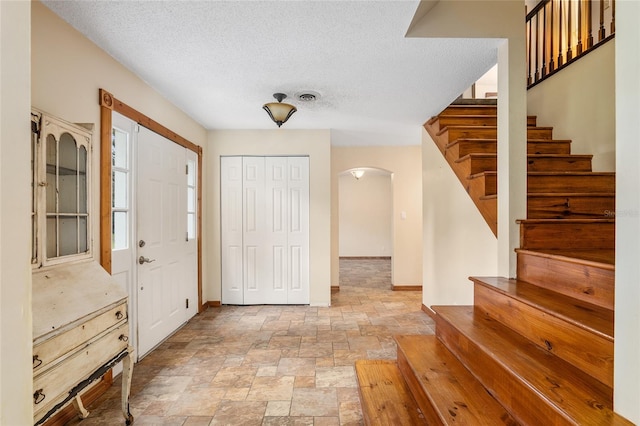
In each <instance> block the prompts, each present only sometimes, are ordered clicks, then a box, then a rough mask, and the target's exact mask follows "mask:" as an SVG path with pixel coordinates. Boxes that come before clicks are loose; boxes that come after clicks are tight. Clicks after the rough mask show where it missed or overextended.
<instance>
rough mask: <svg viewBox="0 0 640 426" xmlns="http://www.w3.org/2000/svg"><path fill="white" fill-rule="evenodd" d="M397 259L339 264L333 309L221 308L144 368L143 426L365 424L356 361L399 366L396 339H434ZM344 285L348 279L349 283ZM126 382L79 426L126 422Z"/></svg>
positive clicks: (138, 409)
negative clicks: (396, 281) (400, 277)
mask: <svg viewBox="0 0 640 426" xmlns="http://www.w3.org/2000/svg"><path fill="white" fill-rule="evenodd" d="M390 271H391V268H390V261H389V260H388V259H382V260H380V261H379V262H376V261H373V260H367V261H366V262H362V261H358V262H356V261H354V262H353V263H352V262H351V261H349V262H341V265H340V273H341V288H340V291H339V292H336V293H333V294H332V305H331V307H327V308H322V307H310V306H222V307H220V308H210V309H208V310H206V311H205V312H203V313H202V314H199V315H197V316H196V317H194V318H193V319H192V320H191V321H189V323H187V324H186V325H185V326H184V327H183V328H182V329H181V330H179V331H178V332H177V333H176V334H174V335H173V336H172V337H171V338H169V339H168V340H167V341H166V342H164V343H163V344H162V345H160V346H159V347H158V348H157V349H155V350H154V351H153V352H152V353H151V354H149V355H148V356H146V357H145V358H144V359H143V360H142V361H140V362H139V363H138V364H136V366H135V368H134V374H133V384H132V392H131V400H130V405H131V412H132V413H133V415H134V416H135V423H134V424H135V425H184V426H187V425H188V426H194V425H360V424H362V413H361V409H360V402H359V400H358V393H357V390H356V379H355V372H354V367H353V365H354V361H355V360H357V359H367V358H369V359H380V358H384V359H395V356H396V353H395V351H396V347H395V343H394V340H393V337H392V336H393V335H395V334H433V331H434V330H433V322H432V320H431V319H430V318H429V317H428V316H427V315H426V314H425V313H424V312H422V311H421V310H420V307H421V303H422V299H421V293H420V292H403V291H402V292H393V291H391V290H389V288H390ZM343 279H344V281H343ZM119 398H120V381H119V379H116V380H115V382H114V385H113V387H112V388H111V389H110V390H109V391H108V392H107V393H106V394H105V395H104V396H102V397H101V398H100V399H99V400H98V401H97V402H96V403H95V404H93V405H91V406H89V407H87V408H88V409H89V411H90V416H89V418H87V419H85V420H83V421H79V420H74V421H72V422H70V423H69V424H73V425H76V424H78V425H80V424H81V425H82V426H88V425H117V424H124V420H123V418H122V416H121V413H120V410H119V405H120V400H119Z"/></svg>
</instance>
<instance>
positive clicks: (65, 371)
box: [33, 322, 129, 421]
mask: <svg viewBox="0 0 640 426" xmlns="http://www.w3.org/2000/svg"><path fill="white" fill-rule="evenodd" d="M128 340H129V325H128V324H127V323H126V322H125V323H124V324H122V325H121V326H119V327H118V328H115V329H113V330H111V331H110V332H109V333H108V334H105V335H104V336H102V337H101V338H99V339H98V340H96V341H94V342H92V343H91V344H90V345H89V346H87V347H84V348H81V349H79V350H78V351H77V352H75V353H74V354H73V355H72V356H70V357H69V358H67V359H65V360H64V361H63V362H61V363H59V364H57V365H55V366H54V367H52V368H51V369H50V370H48V371H45V372H43V373H42V374H40V375H39V376H36V377H34V378H33V390H34V392H37V393H39V394H40V398H43V399H41V400H40V401H39V403H38V404H36V402H35V400H34V401H33V411H34V421H38V420H39V419H40V418H42V417H43V416H44V415H45V414H46V413H47V412H48V411H49V410H50V409H51V408H53V407H54V406H55V405H56V404H58V403H59V402H60V401H63V400H64V399H65V397H66V396H67V395H68V394H69V391H70V390H71V389H73V388H74V387H75V386H76V385H78V384H79V383H80V382H81V381H83V380H85V379H87V378H88V377H89V376H90V375H91V373H93V372H94V371H96V370H98V368H100V367H101V366H103V365H105V364H106V363H107V362H108V361H110V360H111V359H113V358H114V357H115V356H116V355H118V354H119V353H120V352H121V351H122V350H124V349H126V348H127V345H128ZM42 395H43V396H42Z"/></svg>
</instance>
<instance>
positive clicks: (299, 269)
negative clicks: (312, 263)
mask: <svg viewBox="0 0 640 426" xmlns="http://www.w3.org/2000/svg"><path fill="white" fill-rule="evenodd" d="M287 160H288V206H287V207H288V209H287V210H288V212H287V215H288V218H289V222H288V223H289V226H288V230H287V237H288V244H287V252H288V258H289V274H288V275H289V281H288V285H287V287H288V291H287V303H290V304H304V303H309V157H289V158H288V159H287Z"/></svg>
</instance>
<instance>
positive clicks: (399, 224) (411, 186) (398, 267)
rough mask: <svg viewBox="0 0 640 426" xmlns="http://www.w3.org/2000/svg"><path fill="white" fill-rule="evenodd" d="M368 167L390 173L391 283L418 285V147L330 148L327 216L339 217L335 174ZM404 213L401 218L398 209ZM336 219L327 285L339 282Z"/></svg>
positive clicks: (420, 165) (420, 200)
mask: <svg viewBox="0 0 640 426" xmlns="http://www.w3.org/2000/svg"><path fill="white" fill-rule="evenodd" d="M359 167H372V168H376V169H382V170H386V171H389V172H391V173H392V174H393V181H392V185H393V189H392V193H393V202H392V204H393V207H392V215H393V220H392V226H393V234H392V235H393V241H392V246H393V252H392V255H391V257H392V262H393V264H392V278H391V280H392V283H393V285H396V286H404V285H409V286H416V285H422V238H421V237H422V179H421V170H422V159H421V156H420V146H419V145H411V146H375V147H374V146H371V147H336V146H334V147H332V148H331V216H332V218H336V219H337V218H338V216H339V199H338V195H339V187H338V181H339V176H340V175H341V174H342V173H343V172H345V171H347V170H350V169H354V168H359ZM403 211H404V212H405V216H404V219H403V217H402V212H403ZM340 232H341V230H340V229H339V223H338V220H332V221H331V285H333V286H338V285H339V282H340V280H339V267H338V266H339V261H338V255H339V247H338V246H339V244H338V243H339V235H340Z"/></svg>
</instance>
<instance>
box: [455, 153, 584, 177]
mask: <svg viewBox="0 0 640 426" xmlns="http://www.w3.org/2000/svg"><path fill="white" fill-rule="evenodd" d="M473 157H484V158H498V154H497V153H495V152H472V153H469V154H465V155H464V156H462V157H460V158H458V159H457V160H456V162H460V161H463V160H465V159H467V158H473ZM527 158H534V159H535V158H586V159H591V158H593V155H591V154H527ZM543 173H547V172H543ZM560 173H569V172H560ZM581 173H591V172H581Z"/></svg>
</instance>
